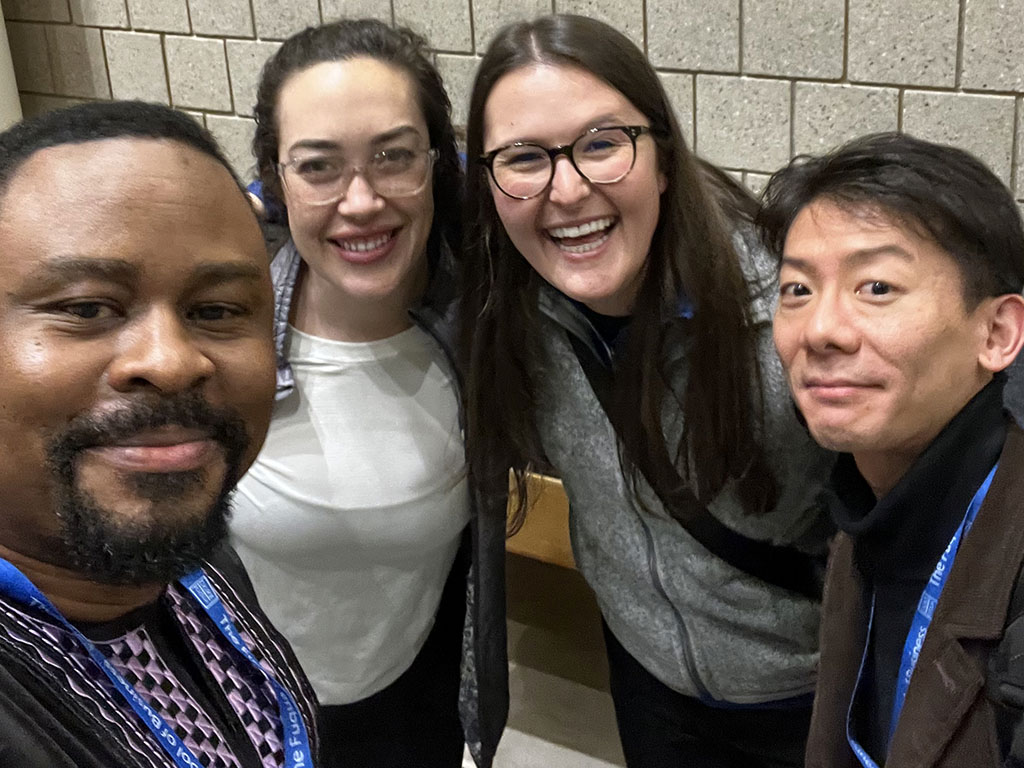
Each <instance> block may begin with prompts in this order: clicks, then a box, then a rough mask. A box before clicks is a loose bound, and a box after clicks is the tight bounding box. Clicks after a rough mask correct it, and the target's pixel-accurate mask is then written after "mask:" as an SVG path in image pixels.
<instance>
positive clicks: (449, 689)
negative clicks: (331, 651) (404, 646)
mask: <svg viewBox="0 0 1024 768" xmlns="http://www.w3.org/2000/svg"><path fill="white" fill-rule="evenodd" d="M459 562H460V561H459V560H456V565H455V567H454V568H452V575H451V576H449V577H448V583H447V584H446V585H445V588H444V593H443V595H442V596H441V605H440V607H439V608H438V611H437V617H436V619H435V620H434V628H433V629H432V630H431V632H430V635H429V636H428V637H427V641H426V643H425V644H424V645H423V648H422V649H421V650H420V652H419V654H418V655H417V656H416V659H415V660H414V661H413V663H412V666H411V667H409V669H407V670H406V671H405V672H403V673H402V676H401V677H399V678H398V679H397V680H396V681H395V682H393V683H392V684H391V685H389V686H388V687H387V688H385V689H384V690H382V691H378V692H377V693H375V694H373V695H372V696H369V697H368V698H365V699H362V700H361V701H356V702H353V703H352V704H343V705H338V706H326V707H322V708H321V710H320V723H321V734H320V740H321V751H320V754H321V757H322V761H321V764H322V765H323V766H324V768H459V767H460V766H461V765H462V751H463V746H464V742H463V737H462V725H461V724H460V722H459V711H458V703H459V664H460V660H461V655H462V619H463V616H464V615H465V612H466V577H465V569H464V567H460V566H459Z"/></svg>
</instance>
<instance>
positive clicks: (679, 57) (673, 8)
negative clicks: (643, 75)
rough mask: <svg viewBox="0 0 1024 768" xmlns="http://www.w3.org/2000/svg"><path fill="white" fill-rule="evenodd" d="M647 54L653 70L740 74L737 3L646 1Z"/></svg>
mask: <svg viewBox="0 0 1024 768" xmlns="http://www.w3.org/2000/svg"><path fill="white" fill-rule="evenodd" d="M647 55H648V56H649V57H650V59H651V63H652V64H654V66H656V67H672V68H675V69H698V70H704V71H713V72H737V71H739V66H740V0H647Z"/></svg>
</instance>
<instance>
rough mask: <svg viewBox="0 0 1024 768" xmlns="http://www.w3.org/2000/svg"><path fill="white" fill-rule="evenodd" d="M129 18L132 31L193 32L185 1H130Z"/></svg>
mask: <svg viewBox="0 0 1024 768" xmlns="http://www.w3.org/2000/svg"><path fill="white" fill-rule="evenodd" d="M128 18H129V19H130V20H131V23H132V29H146V30H152V31H154V32H184V33H185V34H188V33H189V32H191V31H192V30H191V28H190V27H189V23H188V6H187V5H186V3H185V0H128Z"/></svg>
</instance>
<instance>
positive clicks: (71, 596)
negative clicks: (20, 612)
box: [0, 544, 167, 623]
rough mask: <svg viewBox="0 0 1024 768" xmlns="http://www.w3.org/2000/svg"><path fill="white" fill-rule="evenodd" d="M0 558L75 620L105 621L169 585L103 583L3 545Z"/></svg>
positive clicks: (134, 607) (158, 593) (143, 603)
mask: <svg viewBox="0 0 1024 768" xmlns="http://www.w3.org/2000/svg"><path fill="white" fill-rule="evenodd" d="M0 558H3V559H4V560H7V561H8V562H9V563H11V565H13V566H14V567H15V568H17V569H18V570H19V571H21V572H22V574H24V576H25V578H27V579H28V580H29V581H31V582H32V583H33V584H34V585H35V586H36V588H37V589H38V590H39V591H40V592H42V593H43V594H44V595H45V596H46V598H47V599H48V600H49V601H50V602H51V603H53V605H54V607H55V608H56V609H57V610H58V611H60V612H61V614H62V615H63V616H64V617H65V618H66V619H68V620H69V621H71V622H89V623H103V622H108V621H113V620H114V619H117V618H120V617H121V616H124V615H125V614H126V613H130V612H131V611H133V610H135V609H136V608H141V607H142V606H144V605H148V604H149V603H152V602H153V601H154V600H156V599H157V598H158V597H159V596H160V594H161V593H162V592H163V591H164V589H165V588H166V586H167V585H166V584H141V585H136V584H101V583H99V582H96V581H91V580H90V579H89V578H88V577H87V576H83V575H82V574H80V573H77V572H75V571H72V570H69V569H67V568H63V567H61V566H59V565H54V564H52V563H48V562H45V561H43V560H40V559H38V558H36V557H33V556H31V555H26V554H23V553H22V552H19V551H17V550H13V549H10V548H8V547H6V546H4V545H3V544H0Z"/></svg>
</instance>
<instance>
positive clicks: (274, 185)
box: [252, 19, 463, 275]
mask: <svg viewBox="0 0 1024 768" xmlns="http://www.w3.org/2000/svg"><path fill="white" fill-rule="evenodd" d="M356 58H369V59H376V60H377V61H381V62H383V63H385V64H390V65H391V66H394V67H397V68H398V69H400V70H402V71H403V72H405V73H406V74H407V75H408V76H409V77H410V78H411V79H412V82H413V84H414V85H415V87H416V94H417V97H418V99H419V105H420V109H421V110H422V112H423V119H424V121H425V122H426V124H427V132H428V133H429V134H430V146H431V147H433V148H435V149H436V150H437V151H438V157H437V162H436V163H434V171H433V173H434V179H433V190H432V191H433V195H434V221H433V224H432V226H431V228H430V237H429V238H428V239H427V261H428V263H429V265H430V273H431V275H434V274H435V267H436V266H437V262H438V259H439V258H440V256H441V253H442V250H443V245H444V244H447V247H448V248H450V249H454V248H458V245H459V242H460V241H461V239H462V234H461V233H462V227H461V218H460V212H461V209H462V175H463V174H462V163H461V161H460V160H459V150H458V146H457V144H456V140H455V129H454V128H453V127H452V118H451V112H452V105H451V101H450V100H449V98H448V93H447V91H445V88H444V82H443V80H442V79H441V74H440V73H439V72H438V71H437V67H436V66H434V63H433V61H432V60H431V54H430V51H429V47H428V46H427V41H426V39H424V38H423V37H422V36H420V35H418V34H416V33H415V32H413V31H412V30H411V29H408V28H406V27H395V28H392V27H389V26H388V25H387V24H385V23H384V22H382V21H378V20H377V19H341V20H339V21H335V22H332V23H330V24H324V25H322V26H319V27H307V28H306V29H304V30H303V31H301V32H299V33H297V34H295V35H293V36H291V37H289V38H288V39H287V40H285V41H284V43H283V44H282V45H281V47H280V48H278V49H277V52H276V53H275V54H274V55H273V56H271V57H270V58H269V59H268V60H267V63H266V64H264V65H263V71H262V72H261V73H260V82H259V86H258V88H257V90H256V106H255V108H254V109H253V114H254V116H255V118H256V133H255V135H254V136H253V140H252V152H253V155H255V156H256V167H257V170H258V172H259V176H260V181H262V182H263V188H264V190H265V191H266V193H269V195H270V197H271V198H272V199H273V200H274V201H275V202H278V203H281V204H282V206H283V202H284V196H283V194H282V191H281V180H280V178H279V177H278V173H277V160H278V157H277V147H278V141H279V135H278V129H277V124H278V115H277V103H278V98H279V96H280V94H281V89H282V88H283V87H284V84H285V83H286V82H287V81H288V79H289V78H290V77H291V76H292V75H294V74H297V73H299V72H302V71H303V70H306V69H309V68H310V67H312V66H314V65H316V64H323V63H327V62H332V61H347V60H349V59H356ZM352 119H353V120H358V119H359V116H358V115H353V116H352Z"/></svg>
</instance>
